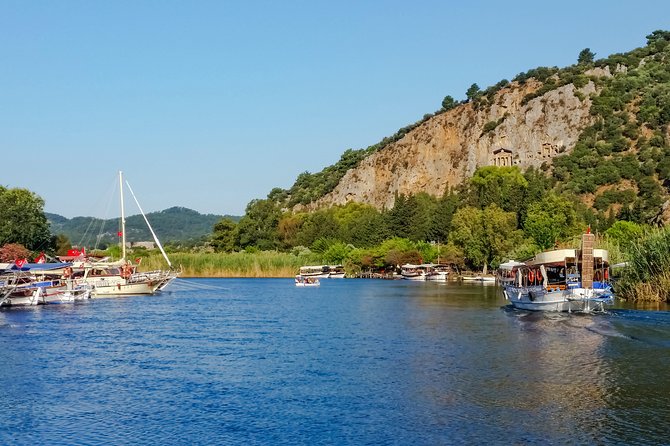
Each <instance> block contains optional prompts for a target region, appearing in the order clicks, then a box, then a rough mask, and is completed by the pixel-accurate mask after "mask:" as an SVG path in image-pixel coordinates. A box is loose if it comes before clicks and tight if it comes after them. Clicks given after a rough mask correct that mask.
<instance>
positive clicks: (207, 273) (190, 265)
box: [141, 251, 322, 277]
mask: <svg viewBox="0 0 670 446" xmlns="http://www.w3.org/2000/svg"><path fill="white" fill-rule="evenodd" d="M170 261H171V262H172V264H173V266H174V267H175V268H176V269H181V271H182V273H181V277H293V276H295V275H296V274H297V273H298V270H299V269H300V267H301V266H304V265H309V264H317V265H319V264H321V263H322V261H321V259H320V258H319V257H318V256H315V255H294V254H291V253H282V252H276V251H262V252H257V253H247V252H235V253H183V252H180V253H173V254H170ZM165 267H166V265H165V260H164V259H163V258H162V256H160V255H156V254H151V255H150V256H148V257H144V258H143V259H142V265H141V270H143V271H150V270H153V269H159V268H165Z"/></svg>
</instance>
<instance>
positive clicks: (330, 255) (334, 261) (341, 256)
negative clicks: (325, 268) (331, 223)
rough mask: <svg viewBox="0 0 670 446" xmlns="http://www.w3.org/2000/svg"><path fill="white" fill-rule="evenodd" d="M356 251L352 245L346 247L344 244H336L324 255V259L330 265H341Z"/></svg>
mask: <svg viewBox="0 0 670 446" xmlns="http://www.w3.org/2000/svg"><path fill="white" fill-rule="evenodd" d="M353 249H354V247H353V246H352V245H346V244H344V243H342V242H335V243H333V244H332V245H330V246H329V247H328V249H326V250H325V252H324V253H323V259H324V260H325V261H326V262H327V263H328V264H330V265H341V264H343V263H344V261H345V260H346V259H347V257H348V256H349V253H350V252H351V251H352V250H353Z"/></svg>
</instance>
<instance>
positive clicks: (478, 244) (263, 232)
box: [211, 166, 643, 269]
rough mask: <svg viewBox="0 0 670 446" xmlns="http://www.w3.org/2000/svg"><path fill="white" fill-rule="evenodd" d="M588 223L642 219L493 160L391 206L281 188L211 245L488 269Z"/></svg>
mask: <svg viewBox="0 0 670 446" xmlns="http://www.w3.org/2000/svg"><path fill="white" fill-rule="evenodd" d="M587 226H591V227H592V229H593V230H594V231H598V232H605V231H609V233H610V234H611V235H612V237H613V238H614V239H617V240H622V241H625V240H626V238H627V237H629V236H630V233H631V232H634V233H638V232H640V233H641V230H642V229H641V228H642V227H643V226H642V225H640V224H638V223H636V222H631V221H619V222H617V221H616V219H614V218H610V217H608V216H607V215H605V214H604V213H602V212H600V211H597V210H594V209H593V208H590V207H587V206H586V205H584V204H582V202H581V201H580V200H579V199H577V197H576V196H574V195H570V194H567V193H565V192H559V191H558V190H557V189H556V181H555V179H553V178H552V177H550V176H548V175H546V174H544V173H543V172H542V171H540V170H538V169H534V168H530V169H528V170H526V171H525V172H521V171H520V170H519V168H518V167H516V166H515V167H496V166H487V167H482V168H479V169H477V171H476V172H475V173H474V175H473V177H472V178H470V179H469V180H468V181H466V182H465V183H464V184H462V185H461V186H459V187H457V188H451V189H449V190H447V191H445V193H444V194H443V195H442V196H441V197H434V196H431V195H428V194H426V193H417V194H413V195H402V194H400V195H397V196H396V197H395V203H394V206H393V207H392V208H390V209H382V210H377V209H375V208H374V207H372V206H369V205H365V204H360V203H353V202H352V203H348V204H346V205H344V206H334V207H330V208H327V209H320V210H317V211H314V212H310V213H306V212H297V213H294V212H290V211H288V210H286V209H284V208H282V202H281V201H279V200H274V199H273V197H272V195H269V196H268V198H266V199H258V200H253V201H252V202H251V203H249V205H248V206H247V209H246V215H245V216H244V217H242V219H241V220H240V221H239V223H237V224H236V223H235V222H233V221H231V220H229V219H222V220H221V221H219V222H218V223H217V224H216V225H215V226H214V231H213V236H212V241H211V245H212V247H213V248H214V249H215V250H217V251H221V252H232V251H241V250H244V251H252V252H253V251H256V250H278V251H289V252H295V253H300V252H304V251H306V250H308V251H311V252H314V253H320V254H322V256H323V259H324V261H326V262H330V263H348V264H349V265H350V266H351V267H354V268H366V267H379V268H382V267H385V266H391V265H398V264H401V263H406V262H415V263H416V262H424V261H426V262H427V261H433V262H434V261H436V260H437V259H438V256H439V258H440V260H441V261H446V262H450V263H455V264H457V265H460V266H463V267H467V268H472V269H482V268H483V267H484V266H485V265H486V266H487V267H496V266H497V265H498V264H499V263H501V262H503V261H505V260H507V259H508V258H527V257H530V256H531V255H533V254H535V253H537V252H539V251H541V250H545V249H548V248H551V247H553V246H554V245H555V244H556V243H558V242H561V241H566V240H570V239H572V238H573V237H574V236H578V235H579V234H580V233H581V232H582V231H584V230H585V229H586V227H587Z"/></svg>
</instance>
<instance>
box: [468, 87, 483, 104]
mask: <svg viewBox="0 0 670 446" xmlns="http://www.w3.org/2000/svg"><path fill="white" fill-rule="evenodd" d="M480 95H481V90H480V89H479V85H477V84H472V85H470V88H468V90H467V91H466V92H465V97H467V98H468V100H469V101H473V100H475V99H477V98H478V97H479V96H480Z"/></svg>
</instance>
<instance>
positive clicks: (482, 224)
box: [451, 204, 521, 268]
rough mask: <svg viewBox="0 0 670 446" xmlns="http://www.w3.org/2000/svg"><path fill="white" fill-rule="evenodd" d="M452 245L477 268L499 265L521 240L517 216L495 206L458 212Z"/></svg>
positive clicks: (454, 224) (454, 220)
mask: <svg viewBox="0 0 670 446" xmlns="http://www.w3.org/2000/svg"><path fill="white" fill-rule="evenodd" d="M452 225H453V231H452V234H451V238H452V240H453V242H454V243H455V244H456V245H457V246H459V247H460V248H462V250H463V253H464V254H465V257H466V262H467V263H469V264H470V265H472V266H474V267H476V268H482V267H484V266H485V265H486V266H492V265H497V264H499V263H500V262H501V260H502V257H503V256H504V255H505V254H506V253H507V252H508V251H510V250H511V249H512V248H513V247H514V246H515V245H516V244H518V242H519V241H520V239H521V234H520V232H519V231H517V229H516V227H517V222H516V215H515V214H514V213H513V212H505V211H504V210H502V209H500V208H499V207H498V206H497V205H495V204H492V205H490V206H488V207H487V208H485V209H484V210H480V209H477V208H475V207H471V206H468V207H464V208H461V209H459V210H458V211H457V212H456V214H455V215H454V218H453V222H452Z"/></svg>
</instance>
